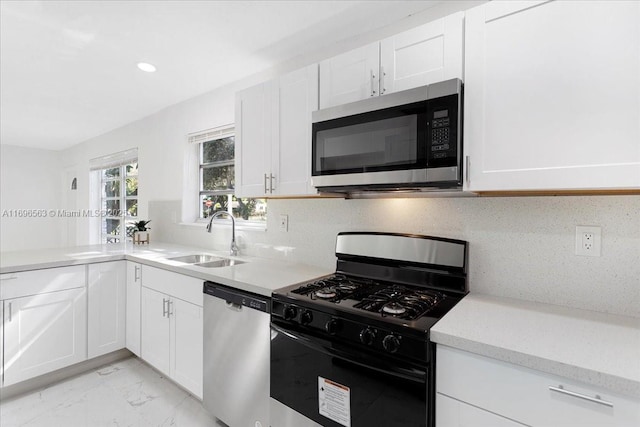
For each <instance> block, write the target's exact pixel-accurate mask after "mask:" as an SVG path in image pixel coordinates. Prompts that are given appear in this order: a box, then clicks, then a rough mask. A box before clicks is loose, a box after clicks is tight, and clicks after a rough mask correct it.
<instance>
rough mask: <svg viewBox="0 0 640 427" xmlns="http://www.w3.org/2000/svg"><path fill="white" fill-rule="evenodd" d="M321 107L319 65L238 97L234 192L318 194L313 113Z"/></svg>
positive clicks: (261, 195) (246, 195)
mask: <svg viewBox="0 0 640 427" xmlns="http://www.w3.org/2000/svg"><path fill="white" fill-rule="evenodd" d="M317 109H318V66H317V64H314V65H310V66H308V67H306V68H303V69H301V70H297V71H294V72H292V73H289V74H286V75H284V76H281V77H279V78H278V79H275V80H271V81H268V82H266V83H262V84H260V85H257V86H253V87H251V88H248V89H246V90H243V91H241V92H238V94H237V95H236V167H235V171H236V172H235V173H236V175H235V180H236V182H235V194H236V195H237V196H240V197H265V196H300V195H308V194H315V193H316V191H315V189H314V188H313V187H312V186H311V185H310V181H311V171H310V163H311V112H312V111H314V110H317Z"/></svg>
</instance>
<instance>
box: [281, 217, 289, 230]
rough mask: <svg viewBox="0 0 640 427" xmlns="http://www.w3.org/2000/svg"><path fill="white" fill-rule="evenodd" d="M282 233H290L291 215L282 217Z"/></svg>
mask: <svg viewBox="0 0 640 427" xmlns="http://www.w3.org/2000/svg"><path fill="white" fill-rule="evenodd" d="M280 231H284V232H287V231H289V215H280Z"/></svg>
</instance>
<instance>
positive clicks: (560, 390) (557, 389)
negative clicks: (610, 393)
mask: <svg viewBox="0 0 640 427" xmlns="http://www.w3.org/2000/svg"><path fill="white" fill-rule="evenodd" d="M549 390H551V391H555V392H557V393H561V394H566V395H568V396H573V397H577V398H578V399H583V400H588V401H589V402H593V403H597V404H599V405H604V406H608V407H610V408H613V403H611V402H607V401H606V400H602V398H600V396H599V395H597V394H596V396H595V397H591V396H587V395H586V394H580V393H576V392H574V391H569V390H565V389H564V387H563V386H562V385H559V386H558V387H554V386H551V385H550V386H549Z"/></svg>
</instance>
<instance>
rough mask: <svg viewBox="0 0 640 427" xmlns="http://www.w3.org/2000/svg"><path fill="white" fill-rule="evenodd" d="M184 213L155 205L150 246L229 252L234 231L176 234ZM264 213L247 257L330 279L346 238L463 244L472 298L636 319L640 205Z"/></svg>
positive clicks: (288, 205) (400, 204)
mask: <svg viewBox="0 0 640 427" xmlns="http://www.w3.org/2000/svg"><path fill="white" fill-rule="evenodd" d="M180 205H181V203H180V202H179V201H155V202H150V203H149V214H150V218H152V219H153V221H154V225H155V227H154V239H156V240H159V241H165V242H172V243H180V244H187V245H192V246H198V247H202V248H207V249H212V250H213V249H215V250H221V249H223V250H224V249H227V248H228V246H229V241H230V236H231V230H230V227H225V226H217V227H215V228H214V232H213V233H212V234H208V233H206V230H205V228H204V225H203V224H199V225H192V224H189V225H186V224H179V223H178V222H177V221H176V218H180V217H181V215H180ZM268 210H269V214H268V222H267V229H266V230H260V231H256V230H239V231H238V232H237V234H238V241H239V245H240V250H241V253H244V254H246V255H253V256H261V257H267V258H279V259H286V260H290V261H292V262H302V263H307V264H313V265H318V266H321V267H325V268H330V269H333V268H335V255H334V250H335V247H334V245H335V237H336V234H337V233H338V232H340V231H388V232H398V233H415V234H424V235H433V236H441V237H449V238H455V239H462V240H467V241H468V242H469V289H470V291H471V292H474V293H483V294H490V295H497V296H503V297H511V298H519V299H525V300H531V301H539V302H546V303H551V304H558V305H564V306H570V307H576V308H583V309H588V310H596V311H601V312H607V313H616V314H622V315H630V316H636V317H640V196H563V197H486V198H485V197H477V198H410V199H374V200H344V199H289V200H286V199H274V200H269V202H268ZM280 214H286V215H288V216H289V230H288V232H284V231H280V229H279V227H278V218H279V216H280ZM577 225H594V226H600V227H601V229H602V255H601V256H600V257H585V256H577V255H575V227H576V226H577Z"/></svg>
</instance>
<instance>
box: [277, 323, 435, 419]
mask: <svg viewBox="0 0 640 427" xmlns="http://www.w3.org/2000/svg"><path fill="white" fill-rule="evenodd" d="M271 330H272V333H271V397H272V398H273V399H276V400H278V401H280V402H281V403H282V404H284V405H285V406H288V407H289V408H291V409H294V410H295V411H297V412H299V413H300V414H302V415H304V416H305V417H307V418H310V419H311V420H313V421H315V422H317V423H319V424H321V425H323V426H328V427H338V426H349V427H351V426H353V427H371V426H387V427H393V426H432V425H433V421H432V418H433V411H432V410H431V409H432V408H429V407H428V405H427V402H428V399H427V394H428V388H429V385H428V384H429V374H428V369H427V368H426V367H419V366H416V365H414V364H410V363H406V364H405V363H402V362H399V361H391V360H389V359H386V358H381V357H378V356H374V355H370V354H367V353H363V352H360V351H357V350H355V349H352V348H345V347H339V346H337V345H336V344H333V343H331V342H329V341H327V340H325V339H321V338H317V337H312V336H309V335H306V334H304V333H301V332H299V331H291V330H288V329H284V328H283V327H281V326H279V325H276V324H274V323H272V324H271ZM272 421H274V420H272ZM274 425H277V424H274ZM277 427H285V426H281V425H277Z"/></svg>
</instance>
